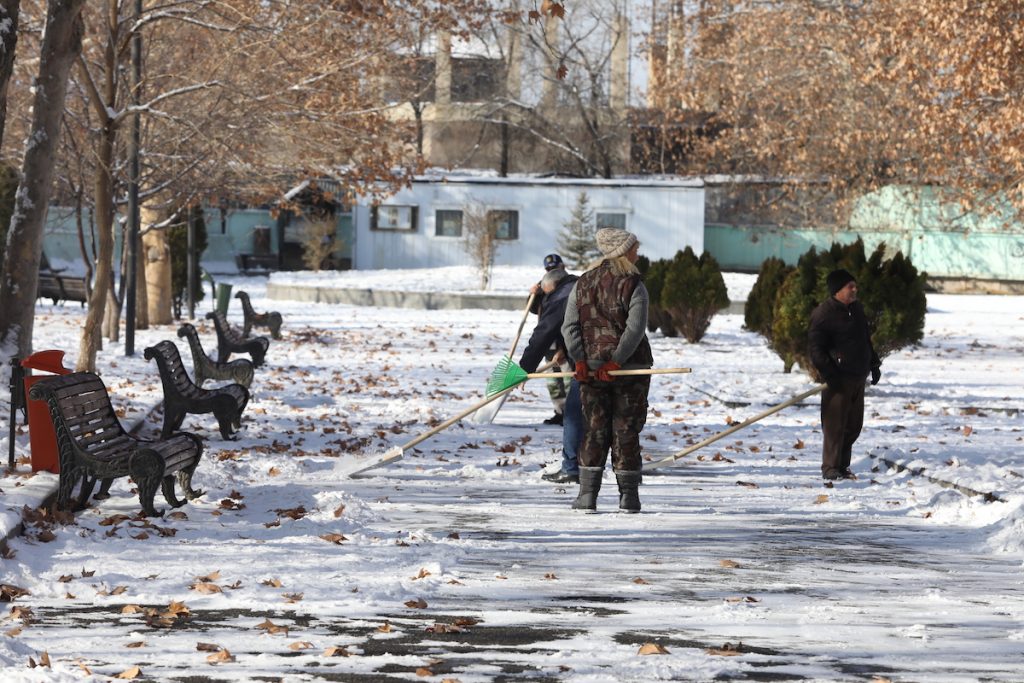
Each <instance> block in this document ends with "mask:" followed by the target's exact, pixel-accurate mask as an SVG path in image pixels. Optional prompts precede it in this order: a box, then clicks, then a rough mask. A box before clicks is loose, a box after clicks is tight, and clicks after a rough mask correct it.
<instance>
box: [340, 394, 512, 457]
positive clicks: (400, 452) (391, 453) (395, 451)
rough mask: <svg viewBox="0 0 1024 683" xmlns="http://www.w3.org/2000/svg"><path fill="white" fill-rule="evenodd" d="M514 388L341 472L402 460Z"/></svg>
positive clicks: (490, 397) (489, 397) (491, 396)
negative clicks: (417, 446) (422, 443)
mask: <svg viewBox="0 0 1024 683" xmlns="http://www.w3.org/2000/svg"><path fill="white" fill-rule="evenodd" d="M513 389H515V387H514V386H511V387H509V388H508V389H505V390H504V391H502V392H500V393H497V394H493V395H490V396H488V397H487V398H485V399H484V400H482V401H480V402H479V403H477V404H475V405H472V406H470V407H469V408H466V409H465V410H463V411H462V412H461V413H459V414H458V415H456V416H455V417H451V418H448V419H447V420H445V421H444V422H442V423H441V424H439V425H438V426H436V427H434V428H433V429H431V430H430V431H429V432H424V433H423V434H420V435H419V436H417V437H416V438H415V439H412V440H411V441H408V442H406V443H404V444H402V445H401V446H395V447H394V448H390V449H388V450H387V451H385V452H384V453H382V454H380V455H378V456H376V457H375V458H373V460H371V461H369V462H362V463H358V464H357V465H356V466H355V467H354V468H353V469H350V470H347V471H345V470H341V469H340V468H339V469H338V471H339V472H340V473H342V474H344V475H345V476H348V477H354V476H355V475H357V474H361V473H363V472H366V471H367V470H372V469H374V468H375V467H380V466H381V465H387V464H389V463H393V462H396V461H398V460H401V459H402V456H404V455H405V452H406V451H407V450H409V449H411V448H412V447H413V446H415V445H417V444H419V443H421V442H423V441H426V440H427V439H429V438H430V437H432V436H433V435H434V434H437V433H438V432H440V431H443V430H445V429H448V428H449V427H451V426H452V425H453V424H455V423H456V422H458V421H459V420H461V419H462V418H464V417H466V416H467V415H469V414H470V413H472V412H473V411H475V410H479V409H480V408H483V407H484V406H485V405H487V404H488V403H490V402H492V401H495V400H497V399H498V398H499V397H504V396H505V395H506V394H508V393H509V392H510V391H512V390H513Z"/></svg>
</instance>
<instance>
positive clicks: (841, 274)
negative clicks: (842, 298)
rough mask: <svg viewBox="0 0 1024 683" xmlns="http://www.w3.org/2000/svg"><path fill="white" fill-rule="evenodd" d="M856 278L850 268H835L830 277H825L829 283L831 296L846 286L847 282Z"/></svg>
mask: <svg viewBox="0 0 1024 683" xmlns="http://www.w3.org/2000/svg"><path fill="white" fill-rule="evenodd" d="M856 279H857V278H855V277H853V276H852V275H850V271H848V270H843V269H842V268H840V269H839V270H833V271H832V272H831V273H829V274H828V277H826V278H825V284H826V285H828V294H829V296H835V295H836V292H838V291H839V290H840V289H842V288H843V287H845V286H846V285H847V283H849V282H853V281H854V280H856Z"/></svg>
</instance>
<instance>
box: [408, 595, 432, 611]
mask: <svg viewBox="0 0 1024 683" xmlns="http://www.w3.org/2000/svg"><path fill="white" fill-rule="evenodd" d="M405 606H406V607H409V608H410V609H426V608H427V601H426V600H424V599H423V598H417V599H416V600H406V601H405Z"/></svg>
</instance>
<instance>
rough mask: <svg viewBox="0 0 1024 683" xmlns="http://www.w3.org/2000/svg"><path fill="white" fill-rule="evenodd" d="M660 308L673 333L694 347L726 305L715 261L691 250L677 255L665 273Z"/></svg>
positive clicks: (688, 249)
mask: <svg viewBox="0 0 1024 683" xmlns="http://www.w3.org/2000/svg"><path fill="white" fill-rule="evenodd" d="M661 305H662V307H663V308H664V309H665V311H666V313H667V314H668V315H669V316H670V317H671V319H672V324H673V326H674V327H675V329H676V331H677V332H678V333H679V334H681V335H682V336H683V337H684V338H685V339H686V340H687V341H688V342H690V343H691V344H695V343H697V342H699V341H700V340H701V339H703V338H704V334H705V332H707V329H708V326H709V325H710V324H711V319H712V318H713V317H714V316H715V314H716V313H718V311H720V310H722V309H723V308H726V307H727V306H728V305H729V291H728V289H726V286H725V278H723V277H722V270H721V268H720V267H719V265H718V261H716V260H715V258H714V257H713V256H712V255H711V254H709V253H708V252H706V251H705V252H704V253H703V254H701V255H700V258H697V255H696V254H694V252H693V249H691V248H690V247H686V249H685V250H683V251H680V252H677V253H676V255H675V257H674V258H673V259H672V261H671V263H669V264H668V268H667V272H666V273H665V284H664V287H663V289H662V292H661Z"/></svg>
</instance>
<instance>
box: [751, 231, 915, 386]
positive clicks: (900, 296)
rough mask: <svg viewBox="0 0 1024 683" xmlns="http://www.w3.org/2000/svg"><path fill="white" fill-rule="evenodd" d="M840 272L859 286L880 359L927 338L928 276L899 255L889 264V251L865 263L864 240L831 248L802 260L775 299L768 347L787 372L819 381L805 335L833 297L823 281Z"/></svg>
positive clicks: (877, 253) (880, 251)
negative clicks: (801, 370)
mask: <svg viewBox="0 0 1024 683" xmlns="http://www.w3.org/2000/svg"><path fill="white" fill-rule="evenodd" d="M836 268H844V269H846V270H848V271H849V272H850V274H851V275H853V277H854V278H855V279H856V280H857V289H858V300H859V301H860V302H861V305H862V306H863V308H864V315H865V317H866V318H867V321H868V329H869V330H870V332H871V340H872V344H873V346H874V347H875V352H876V353H878V355H879V357H881V358H884V357H885V356H887V355H888V354H890V353H892V352H893V351H895V350H897V349H900V348H903V347H904V346H908V345H910V344H916V343H917V342H919V341H921V339H922V338H923V336H924V316H925V312H926V308H927V303H926V300H925V293H924V287H925V279H926V274H925V273H919V272H918V271H917V269H916V268H914V266H913V265H912V264H911V263H910V260H909V259H908V258H906V257H905V256H903V254H902V253H901V252H897V253H896V254H895V255H894V256H893V257H892V258H891V259H888V260H886V259H885V245H884V244H880V245H878V247H877V248H876V249H875V251H874V252H872V254H871V256H870V257H867V256H866V255H865V252H864V243H863V242H862V241H861V240H857V241H856V242H853V243H851V244H847V245H845V246H844V245H840V244H833V245H832V246H831V248H829V250H828V251H825V252H821V253H819V252H818V251H817V250H815V249H813V248H812V249H810V250H809V251H808V252H807V253H805V254H804V255H803V256H801V257H800V261H799V262H798V264H797V267H796V269H795V270H794V271H793V272H792V273H790V274H789V275H788V276H787V277H786V280H785V281H784V283H783V285H782V287H781V289H780V291H779V294H778V296H777V297H776V299H775V307H774V309H773V321H772V335H771V337H770V338H769V345H770V346H771V348H772V349H773V350H774V351H775V352H776V353H777V354H778V355H779V357H780V358H782V361H783V364H784V368H785V371H786V372H789V371H790V370H791V369H792V367H793V365H794V364H795V363H799V364H800V367H802V368H805V369H806V370H807V372H808V373H809V374H810V375H811V376H812V377H814V378H815V379H816V380H817V379H820V378H819V377H817V373H816V371H815V370H814V368H813V367H812V365H811V363H810V359H809V358H808V353H807V330H808V327H809V325H810V317H811V311H813V310H814V308H815V306H817V305H818V304H819V303H820V302H822V301H824V300H825V299H827V298H828V297H829V296H830V295H829V292H828V288H827V286H826V283H825V278H826V277H828V274H829V273H830V272H831V271H833V270H835V269H836Z"/></svg>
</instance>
